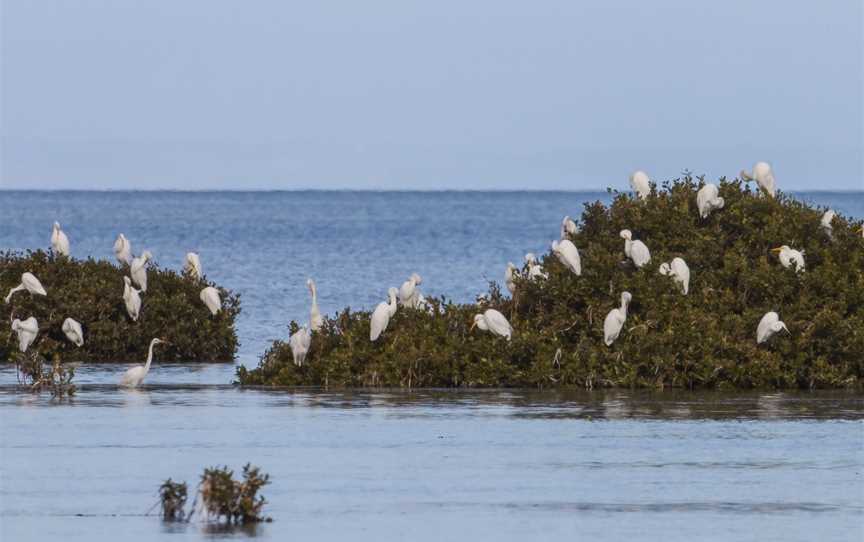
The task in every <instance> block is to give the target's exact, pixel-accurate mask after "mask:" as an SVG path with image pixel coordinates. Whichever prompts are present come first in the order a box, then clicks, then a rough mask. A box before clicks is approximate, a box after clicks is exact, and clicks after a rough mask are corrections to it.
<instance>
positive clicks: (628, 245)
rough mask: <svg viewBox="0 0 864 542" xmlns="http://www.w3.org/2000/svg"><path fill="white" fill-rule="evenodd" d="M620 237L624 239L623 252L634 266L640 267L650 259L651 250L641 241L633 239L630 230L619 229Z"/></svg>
mask: <svg viewBox="0 0 864 542" xmlns="http://www.w3.org/2000/svg"><path fill="white" fill-rule="evenodd" d="M619 235H621V238H622V239H624V254H625V255H627V257H628V258H630V259H631V260H633V263H634V264H636V267H642V266H643V265H645V264H647V263H648V262H650V261H651V252H650V251H649V250H648V247H647V246H646V245H645V243H643V242H642V241H639V240H638V239H637V240H636V241H634V240H633V233H631V232H630V230H621V233H620V234H619Z"/></svg>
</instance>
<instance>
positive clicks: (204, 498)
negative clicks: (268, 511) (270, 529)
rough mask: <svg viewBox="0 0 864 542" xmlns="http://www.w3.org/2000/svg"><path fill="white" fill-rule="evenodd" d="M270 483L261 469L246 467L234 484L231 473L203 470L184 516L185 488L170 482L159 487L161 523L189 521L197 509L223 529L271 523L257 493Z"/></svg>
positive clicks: (213, 469) (168, 480)
mask: <svg viewBox="0 0 864 542" xmlns="http://www.w3.org/2000/svg"><path fill="white" fill-rule="evenodd" d="M269 483H270V476H269V475H268V474H263V473H262V472H261V469H260V468H258V467H253V466H252V465H251V464H250V463H247V464H246V465H245V466H244V467H243V479H242V480H235V479H234V471H232V470H230V469H229V468H228V467H210V468H208V469H204V474H203V475H201V482H200V484H199V485H198V494H197V497H196V499H195V501H194V502H193V504H192V507H191V509H190V510H189V512H188V513H187V512H185V507H186V499H187V493H188V488H187V486H186V482H175V481H173V480H172V479H171V478H169V479H167V480H165V481H164V482H162V485H161V486H159V502H160V504H161V507H162V519H164V520H165V521H184V520H186V521H189V520H191V519H192V517H193V516H194V515H195V512H196V510H197V509H198V508H197V507H198V506H200V511H201V513H202V515H203V516H204V517H205V518H206V519H208V520H215V521H216V522H223V523H225V524H227V525H248V524H252V523H259V522H262V521H271V519H270V518H268V517H265V516H264V515H263V509H264V505H265V504H267V500H266V499H265V498H264V497H263V496H262V495H259V494H258V493H259V492H260V491H261V488H263V487H264V486H266V485H267V484H269Z"/></svg>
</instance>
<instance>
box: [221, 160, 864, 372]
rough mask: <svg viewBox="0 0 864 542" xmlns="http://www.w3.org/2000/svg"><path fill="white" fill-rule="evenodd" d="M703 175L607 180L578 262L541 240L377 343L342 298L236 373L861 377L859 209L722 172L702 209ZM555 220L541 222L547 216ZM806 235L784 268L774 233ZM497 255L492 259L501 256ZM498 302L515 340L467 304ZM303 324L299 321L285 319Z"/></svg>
mask: <svg viewBox="0 0 864 542" xmlns="http://www.w3.org/2000/svg"><path fill="white" fill-rule="evenodd" d="M703 185H704V179H702V178H693V177H691V176H686V177H684V178H682V179H676V180H673V181H669V182H666V183H664V184H663V185H662V186H660V187H658V186H656V185H655V186H652V191H651V194H650V195H649V196H648V198H647V199H646V200H644V201H641V200H638V199H636V198H635V197H634V196H632V195H630V194H629V193H617V192H612V195H613V201H612V202H611V204H610V205H609V206H606V205H604V204H603V203H601V202H599V201H598V202H594V203H589V204H586V205H585V209H584V212H583V214H582V217H581V220H580V221H579V228H578V231H576V232H575V233H571V234H567V235H568V238H569V239H570V240H571V241H572V242H573V243H574V244H575V245H576V247H577V248H578V250H579V252H580V256H581V263H582V274H581V276H577V275H575V274H574V273H573V272H572V271H571V270H569V269H567V268H565V267H564V265H563V264H562V263H561V262H560V261H559V260H558V259H557V257H556V256H555V255H554V254H552V253H551V252H548V253H547V254H546V255H545V256H544V257H542V258H541V263H542V265H543V267H544V270H545V272H546V273H547V274H548V278H547V279H542V278H538V279H535V280H530V279H529V278H528V270H527V268H526V269H523V270H522V271H521V274H520V273H517V274H516V276H515V277H514V283H515V294H514V296H513V297H512V298H505V296H503V295H502V293H501V291H500V289H499V287H498V285H497V284H494V283H493V284H490V290H489V293H488V294H487V295H486V296H483V297H482V298H478V300H477V302H476V303H469V304H458V303H453V302H452V301H448V300H446V299H444V298H441V299H437V300H433V301H432V302H431V307H432V310H430V311H425V310H414V309H405V308H399V310H398V311H397V312H396V314H395V315H394V316H393V318H392V319H391V320H390V324H389V327H388V328H387V330H386V332H385V333H384V334H383V335H382V336H381V338H380V339H379V340H378V341H376V342H374V343H373V342H370V340H369V325H370V312H368V311H352V310H351V309H350V308H348V309H345V310H343V311H342V312H340V313H338V314H336V315H334V316H332V317H328V318H327V319H326V320H325V323H324V326H323V327H322V328H321V329H320V330H319V331H316V332H313V333H312V341H311V347H310V349H309V352H308V354H307V356H306V360H305V363H304V364H302V365H301V366H297V365H295V364H294V363H293V362H292V353H291V349H290V346H289V344H288V342H287V341H276V342H275V343H274V344H273V345H272V346H271V348H270V349H269V350H268V351H267V352H266V353H265V354H264V355H263V356H262V358H261V361H260V364H259V366H258V367H257V368H255V369H252V370H249V369H247V368H245V367H239V368H238V371H237V377H238V381H239V383H240V384H244V385H271V386H301V385H315V386H329V387H352V386H360V387H378V386H384V387H493V386H494V387H498V386H518V387H539V388H543V387H549V386H568V387H579V388H589V389H590V388H595V387H647V388H665V387H674V388H823V387H824V388H836V387H852V388H860V387H861V384H862V375H864V239H862V237H861V233H860V228H861V221H860V220H858V221H854V220H852V219H850V218H848V217H843V216H840V215H839V214H838V215H837V216H836V217H834V219H833V222H832V231H831V232H827V231H826V230H825V229H824V228H823V227H821V225H820V219H821V218H822V216H823V212H824V209H819V208H815V207H813V206H811V205H808V204H806V203H803V202H801V201H797V200H795V199H793V198H792V197H789V196H788V195H786V194H783V193H778V195H777V197H776V198H771V197H767V196H766V195H764V194H761V193H759V192H757V191H755V190H754V189H751V188H750V187H749V186H748V185H746V184H744V183H742V182H741V181H739V180H732V181H728V180H726V179H720V181H719V183H717V185H718V187H719V195H720V196H721V197H723V198H724V200H725V205H724V207H723V208H722V209H719V210H715V211H713V212H712V213H711V214H710V215H709V216H708V217H707V218H704V219H703V218H701V217H700V214H699V212H698V210H697V205H696V194H697V191H698V190H699V188H700V187H701V186H703ZM553 228H557V225H556V224H550V230H551V229H553ZM624 229H629V230H631V231H632V232H633V238H634V239H639V240H641V241H643V242H644V243H646V244H647V246H648V247H649V249H650V251H651V261H650V263H648V264H647V265H645V266H644V267H642V268H641V269H637V268H636V267H635V266H634V265H632V263H630V262H628V261H627V260H626V258H625V254H624V240H623V239H622V238H621V236H620V235H619V234H620V232H621V230H624ZM781 245H789V246H790V247H792V248H794V249H797V250H802V251H803V252H804V255H805V258H806V271H805V272H796V271H795V270H794V269H792V268H785V267H783V266H782V265H781V263H780V261H779V260H778V257H777V254H776V252H771V249H772V248H774V247H779V246H781ZM675 257H681V258H683V259H684V260H686V262H687V264H688V265H689V268H690V271H691V279H690V287H689V293H688V294H687V295H683V294H682V291H681V288H680V286H679V285H677V284H676V283H675V282H674V281H673V280H672V278H671V277H670V276H665V275H662V274H660V273H659V268H660V265H661V264H662V263H664V262H670V261H671V260H672V259H673V258H675ZM503 269H504V266H503V265H502V271H503ZM623 291H629V292H630V293H631V294H632V296H633V298H632V303H631V305H630V307H629V314H628V317H627V320H626V323H625V324H624V327H623V329H622V331H621V334H620V336H619V338H618V339H617V340H616V341H615V342H614V343H613V344H612V345H611V346H606V345H605V344H604V334H603V321H604V318H605V316H606V315H607V313H608V312H609V311H610V310H611V309H613V308H615V307H617V306H618V305H619V298H620V295H621V292H623ZM487 308H495V309H497V310H499V311H501V312H502V313H503V314H504V315H505V316H506V317H507V318H508V319H509V321H510V323H511V324H512V326H513V336H512V340H510V341H507V340H505V339H503V338H501V337H497V336H494V335H492V334H490V333H488V332H483V331H479V330H478V329H476V328H475V329H474V330H473V331H472V330H471V324H472V323H473V316H474V315H475V314H476V313H478V312H481V311H482V310H485V309H487ZM768 311H776V312H778V313H779V315H780V318H781V319H782V320H783V321H784V322H785V323H786V325H787V327H788V329H789V331H790V333H789V334H786V333H782V334H778V335H776V336H774V337H773V338H772V339H771V340H770V341H768V342H766V343H763V344H760V345H757V342H756V328H757V325H758V324H759V321H760V319H761V318H762V316H763V315H764V314H765V313H767V312H768ZM297 330H298V325H297V323H296V322H291V323H290V324H289V331H290V332H291V333H294V332H296V331H297Z"/></svg>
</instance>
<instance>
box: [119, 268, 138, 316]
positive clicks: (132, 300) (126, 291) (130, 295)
mask: <svg viewBox="0 0 864 542" xmlns="http://www.w3.org/2000/svg"><path fill="white" fill-rule="evenodd" d="M123 303H125V305H126V312H127V313H129V318H131V319H132V321H133V322H137V321H138V314H140V312H141V290H137V289H135V287H134V286H132V281H131V280H130V279H129V277H123Z"/></svg>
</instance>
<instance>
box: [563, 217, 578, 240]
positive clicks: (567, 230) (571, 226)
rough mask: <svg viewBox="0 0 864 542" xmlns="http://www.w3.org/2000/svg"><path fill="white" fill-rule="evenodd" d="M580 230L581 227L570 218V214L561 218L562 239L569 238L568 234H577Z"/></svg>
mask: <svg viewBox="0 0 864 542" xmlns="http://www.w3.org/2000/svg"><path fill="white" fill-rule="evenodd" d="M578 231H579V227H578V226H576V223H575V222H573V220H572V219H571V218H570V215H567V216H565V217H564V218H563V219H562V220H561V239H567V235H568V234H569V235H575V234H576V232H578Z"/></svg>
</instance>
